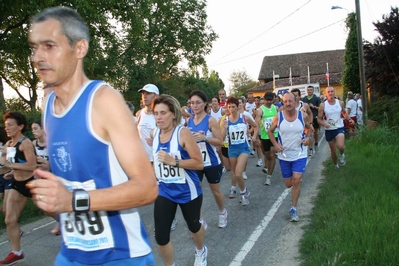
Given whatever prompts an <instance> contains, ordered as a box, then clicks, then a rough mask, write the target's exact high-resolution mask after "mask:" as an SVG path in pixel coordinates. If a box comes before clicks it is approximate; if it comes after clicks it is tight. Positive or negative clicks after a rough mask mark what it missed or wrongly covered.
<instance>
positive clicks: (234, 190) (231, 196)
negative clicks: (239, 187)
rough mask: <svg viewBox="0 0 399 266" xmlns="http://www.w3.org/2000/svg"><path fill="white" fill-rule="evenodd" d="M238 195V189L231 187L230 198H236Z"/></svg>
mask: <svg viewBox="0 0 399 266" xmlns="http://www.w3.org/2000/svg"><path fill="white" fill-rule="evenodd" d="M236 197H237V191H236V189H235V188H231V189H230V195H229V198H230V199H234V198H236Z"/></svg>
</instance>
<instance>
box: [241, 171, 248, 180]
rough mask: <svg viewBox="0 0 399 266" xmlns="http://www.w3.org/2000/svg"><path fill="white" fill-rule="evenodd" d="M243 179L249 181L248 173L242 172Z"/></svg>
mask: <svg viewBox="0 0 399 266" xmlns="http://www.w3.org/2000/svg"><path fill="white" fill-rule="evenodd" d="M242 178H244V180H247V179H248V176H247V173H245V172H242Z"/></svg>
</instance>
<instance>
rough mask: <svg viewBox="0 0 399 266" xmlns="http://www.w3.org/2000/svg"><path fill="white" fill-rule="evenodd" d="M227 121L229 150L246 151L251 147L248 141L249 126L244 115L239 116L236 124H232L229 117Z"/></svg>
mask: <svg viewBox="0 0 399 266" xmlns="http://www.w3.org/2000/svg"><path fill="white" fill-rule="evenodd" d="M226 119H227V125H228V126H227V135H228V137H229V149H246V148H248V147H249V144H248V139H247V130H248V126H247V123H246V122H245V117H244V116H243V114H239V117H238V120H237V121H236V122H234V123H233V122H231V121H230V119H229V117H226Z"/></svg>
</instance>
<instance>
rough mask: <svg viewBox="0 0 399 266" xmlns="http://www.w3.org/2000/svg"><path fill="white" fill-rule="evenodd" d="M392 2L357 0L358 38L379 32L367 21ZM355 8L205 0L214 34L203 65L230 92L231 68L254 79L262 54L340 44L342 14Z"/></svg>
mask: <svg viewBox="0 0 399 266" xmlns="http://www.w3.org/2000/svg"><path fill="white" fill-rule="evenodd" d="M393 2H395V1H392V0H390V1H388V0H360V16H361V26H362V37H363V39H365V40H368V41H370V42H373V40H374V39H375V38H376V37H377V36H378V34H377V32H376V31H375V27H374V26H373V24H372V22H376V21H381V20H382V15H386V14H389V12H390V11H391V6H393V5H394V4H393ZM332 6H340V7H342V9H335V10H332V9H331V7H332ZM396 6H398V4H396ZM394 7H395V6H394ZM355 11H356V6H355V0H280V1H274V0H245V1H242V0H229V1H227V0H208V6H207V14H208V24H209V25H210V26H211V27H212V28H213V30H214V31H215V32H216V33H217V34H218V35H219V38H218V39H217V40H216V41H215V42H214V43H213V48H212V52H211V54H209V55H208V56H207V57H206V61H207V64H208V68H209V69H210V70H215V71H216V72H218V73H219V77H220V78H221V79H222V80H223V82H224V84H225V89H226V90H227V92H229V88H230V86H231V84H230V82H229V77H230V75H231V73H232V72H234V71H242V70H244V71H245V72H246V73H247V74H248V75H249V76H250V77H251V78H252V79H253V80H258V75H259V71H260V67H261V65H262V61H263V57H264V56H272V55H283V54H295V53H304V52H316V51H325V50H336V49H344V48H345V41H346V38H347V34H348V32H347V30H346V27H345V19H346V17H347V15H348V12H349V13H350V12H355ZM288 73H289V69H287V75H288ZM276 74H277V73H276Z"/></svg>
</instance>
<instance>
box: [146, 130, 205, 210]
mask: <svg viewBox="0 0 399 266" xmlns="http://www.w3.org/2000/svg"><path fill="white" fill-rule="evenodd" d="M182 128H183V127H182V126H177V127H175V128H174V129H173V133H172V136H171V138H170V140H169V141H167V142H164V143H162V142H161V141H160V139H159V138H160V136H159V133H160V131H161V130H160V129H159V128H156V129H155V131H154V139H153V143H152V150H153V153H154V170H155V175H156V177H157V179H158V188H159V190H158V191H159V196H162V197H165V198H167V199H169V200H171V201H173V202H176V203H178V204H185V203H188V202H190V201H192V200H193V199H196V198H197V197H198V196H199V195H201V194H202V189H201V186H200V179H199V177H198V175H197V172H196V171H195V170H188V169H183V168H180V167H179V168H177V167H175V166H171V165H168V164H164V163H161V162H160V161H159V160H158V152H159V150H164V151H165V152H167V153H169V154H170V155H172V156H173V157H175V156H177V158H179V159H181V160H185V159H190V156H189V154H188V152H187V151H186V150H184V149H183V147H182V146H181V145H180V130H181V129H182Z"/></svg>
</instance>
